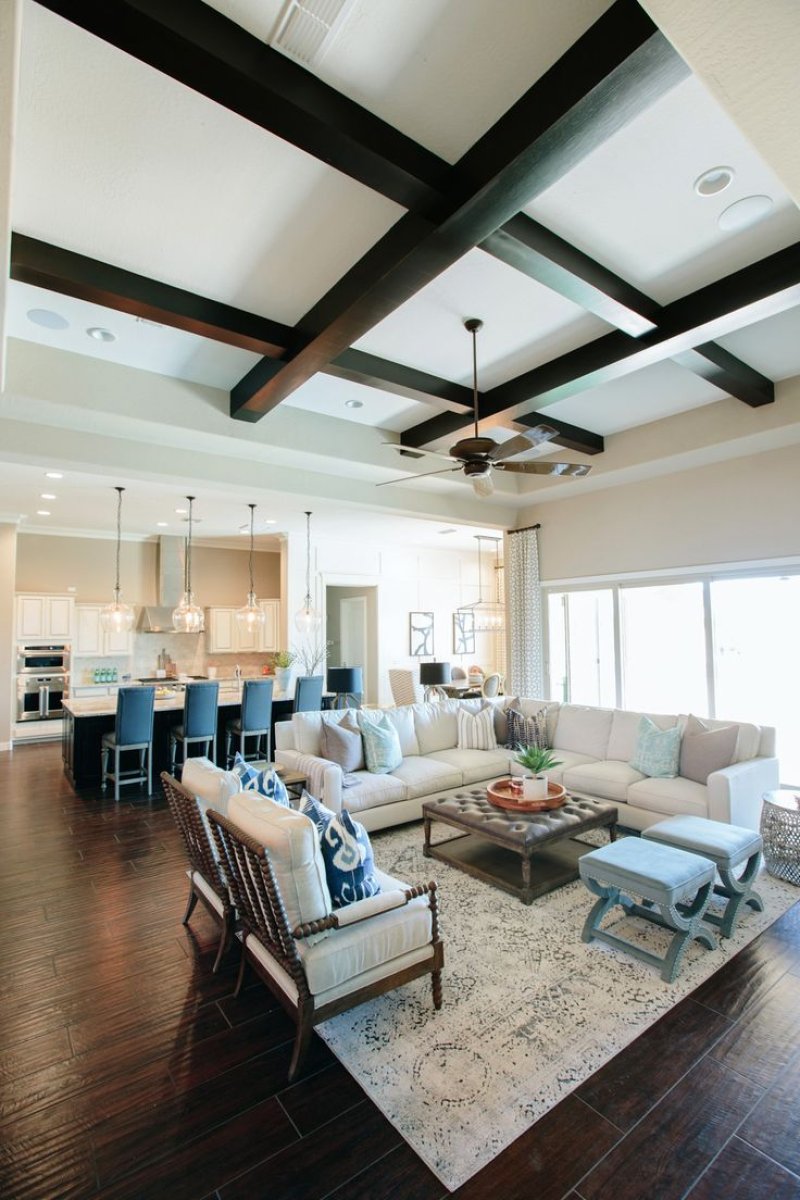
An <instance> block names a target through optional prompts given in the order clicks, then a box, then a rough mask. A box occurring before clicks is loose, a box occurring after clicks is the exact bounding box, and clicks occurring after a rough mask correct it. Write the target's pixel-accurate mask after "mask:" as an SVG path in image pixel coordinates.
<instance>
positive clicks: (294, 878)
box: [228, 792, 333, 929]
mask: <svg viewBox="0 0 800 1200" xmlns="http://www.w3.org/2000/svg"><path fill="white" fill-rule="evenodd" d="M228 816H229V818H230V820H231V821H232V822H233V824H234V825H237V826H238V827H239V829H242V830H243V831H244V832H245V833H249V834H250V836H251V837H253V838H255V839H256V841H257V842H261V844H262V846H264V848H265V849H266V850H267V851H268V853H269V857H270V862H271V863H272V869H273V871H274V872H275V879H276V881H277V884H278V887H279V888H280V893H281V896H282V898H283V903H284V907H285V909H286V916H287V918H288V921H289V927H290V929H294V928H296V926H298V925H302V924H304V923H305V922H306V921H319V920H321V919H322V918H323V917H327V916H328V914H329V913H330V912H331V911H332V909H333V905H332V903H331V894H330V892H329V890H328V882H327V879H326V877H325V863H324V862H323V861H322V851H321V850H320V848H319V837H318V835H317V830H316V827H315V825H314V822H313V821H310V820H309V819H308V817H305V816H303V814H302V813H299V812H296V811H295V809H293V808H286V807H284V805H282V804H276V803H275V802H274V801H273V800H270V799H269V798H268V797H267V796H262V795H261V794H260V793H259V792H239V793H238V795H236V796H232V797H231V799H230V801H229V803H228Z"/></svg>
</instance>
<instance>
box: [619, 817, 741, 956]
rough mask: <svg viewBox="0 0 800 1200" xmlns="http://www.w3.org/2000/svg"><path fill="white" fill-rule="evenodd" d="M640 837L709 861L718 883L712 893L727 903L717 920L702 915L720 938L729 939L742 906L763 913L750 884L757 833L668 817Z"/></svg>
mask: <svg viewBox="0 0 800 1200" xmlns="http://www.w3.org/2000/svg"><path fill="white" fill-rule="evenodd" d="M642 837H643V838H647V839H648V840H649V841H654V842H659V843H660V844H661V845H665V846H677V847H678V848H679V849H681V850H689V851H691V853H692V854H702V855H703V857H704V858H710V859H711V861H712V862H713V863H714V865H715V866H716V868H717V872H718V874H719V879H720V882H719V883H716V884H715V885H714V892H715V893H716V895H718V896H725V897H726V899H727V901H728V903H727V904H726V905H725V911H724V913H723V914H722V915H721V916H718V915H717V914H716V913H706V916H705V919H706V921H711V922H712V923H713V924H714V925H718V926H719V932H720V935H721V936H722V937H731V936H732V935H733V932H734V930H735V929H736V922H737V921H738V919H739V912H740V911H741V908H742V905H743V904H749V905H750V907H751V908H754V909H755V910H756V912H763V911H764V902H763V900H762V899H761V897H760V896H759V894H758V892H754V891H753V880H754V879H755V877H756V875H757V874H758V868H759V867H760V866H761V848H762V847H761V834H760V833H756V832H755V830H753V829H744V828H742V826H741V825H725V824H724V823H723V822H722V821H709V820H707V819H706V818H705V817H669V818H668V819H667V820H666V821H659V822H658V824H657V825H651V826H650V828H649V829H645V831H644V833H643V834H642ZM742 863H744V864H745V868H744V870H743V871H742V873H741V874H740V875H739V877H738V879H737V878H736V876H735V875H734V871H735V870H736V869H737V867H740V866H741V865H742Z"/></svg>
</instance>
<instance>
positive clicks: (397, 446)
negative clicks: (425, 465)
mask: <svg viewBox="0 0 800 1200" xmlns="http://www.w3.org/2000/svg"><path fill="white" fill-rule="evenodd" d="M381 445H382V446H391V448H392V449H393V450H396V451H397V453H398V454H399V455H401V456H402V457H403V458H423V457H427V458H440V459H441V460H442V462H452V461H453V460H452V458H451V457H450V455H449V454H439V452H438V451H437V450H422V449H421V448H418V447H417V446H404V445H402V443H401V442H381Z"/></svg>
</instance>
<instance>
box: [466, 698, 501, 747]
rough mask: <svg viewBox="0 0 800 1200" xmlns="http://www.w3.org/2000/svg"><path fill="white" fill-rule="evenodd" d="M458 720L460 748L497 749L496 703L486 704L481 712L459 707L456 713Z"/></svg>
mask: <svg viewBox="0 0 800 1200" xmlns="http://www.w3.org/2000/svg"><path fill="white" fill-rule="evenodd" d="M456 718H457V721H458V747H457V748H458V749H459V750H496V749H497V738H496V736H495V732H494V705H492V704H484V706H483V708H482V709H481V710H480V712H476V713H471V712H468V711H467V710H466V709H465V708H459V710H458V713H457V714H456Z"/></svg>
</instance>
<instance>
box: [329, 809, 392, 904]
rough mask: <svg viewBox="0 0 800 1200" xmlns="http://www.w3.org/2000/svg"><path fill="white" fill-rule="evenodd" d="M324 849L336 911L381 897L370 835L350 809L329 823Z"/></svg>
mask: <svg viewBox="0 0 800 1200" xmlns="http://www.w3.org/2000/svg"><path fill="white" fill-rule="evenodd" d="M320 847H321V849H322V858H323V861H324V863H325V875H326V877H327V880H328V889H329V891H330V894H331V899H332V900H333V907H334V908H344V906H345V905H347V904H353V903H354V901H356V900H366V898H367V897H368V896H377V894H378V892H379V891H380V890H381V885H380V883H379V882H378V880H377V878H376V876H375V859H374V857H373V854H372V846H371V845H370V842H369V835H368V834H367V831H366V829H365V828H364V826H363V825H360V824H359V822H358V821H354V820H353V818H352V817H351V816H350V813H349V812H348V811H347V809H346V808H344V809H342V811H341V812H340V813H335V814H334V815H333V816H332V817H331V819H330V821H328V822H327V823H326V825H325V829H324V831H323V833H322V836H321V838H320Z"/></svg>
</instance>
